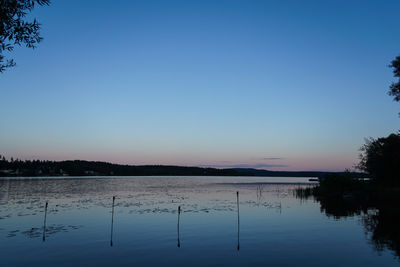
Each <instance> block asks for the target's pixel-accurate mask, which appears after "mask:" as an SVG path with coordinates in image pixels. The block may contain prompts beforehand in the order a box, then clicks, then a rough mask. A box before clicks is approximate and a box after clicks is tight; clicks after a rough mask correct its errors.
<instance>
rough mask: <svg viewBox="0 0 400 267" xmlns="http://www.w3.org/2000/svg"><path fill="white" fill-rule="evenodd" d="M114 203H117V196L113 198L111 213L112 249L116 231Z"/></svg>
mask: <svg viewBox="0 0 400 267" xmlns="http://www.w3.org/2000/svg"><path fill="white" fill-rule="evenodd" d="M114 202H115V196H113V201H112V212H111V214H112V215H111V238H110V246H111V247H112V245H113V230H114Z"/></svg>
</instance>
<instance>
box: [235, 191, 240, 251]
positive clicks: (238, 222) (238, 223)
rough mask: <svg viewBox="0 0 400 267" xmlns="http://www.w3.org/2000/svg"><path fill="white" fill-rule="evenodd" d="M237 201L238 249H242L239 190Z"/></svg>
mask: <svg viewBox="0 0 400 267" xmlns="http://www.w3.org/2000/svg"><path fill="white" fill-rule="evenodd" d="M236 202H237V226H238V228H237V250H240V218H239V191H236Z"/></svg>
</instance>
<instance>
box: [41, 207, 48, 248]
mask: <svg viewBox="0 0 400 267" xmlns="http://www.w3.org/2000/svg"><path fill="white" fill-rule="evenodd" d="M48 205H49V203H48V202H47V201H46V205H45V207H44V221H43V237H42V241H43V242H44V241H46V220H47V206H48Z"/></svg>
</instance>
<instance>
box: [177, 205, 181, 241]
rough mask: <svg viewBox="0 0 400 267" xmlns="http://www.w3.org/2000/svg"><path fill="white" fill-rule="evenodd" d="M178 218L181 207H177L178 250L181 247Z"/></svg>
mask: <svg viewBox="0 0 400 267" xmlns="http://www.w3.org/2000/svg"><path fill="white" fill-rule="evenodd" d="M180 217H181V206H178V248H180V247H181V239H180V235H179V222H180Z"/></svg>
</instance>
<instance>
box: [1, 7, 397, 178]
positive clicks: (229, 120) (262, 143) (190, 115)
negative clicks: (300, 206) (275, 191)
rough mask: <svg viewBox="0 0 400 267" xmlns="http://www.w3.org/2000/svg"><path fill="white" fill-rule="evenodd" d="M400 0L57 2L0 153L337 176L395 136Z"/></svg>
mask: <svg viewBox="0 0 400 267" xmlns="http://www.w3.org/2000/svg"><path fill="white" fill-rule="evenodd" d="M399 10H400V1H397V0H396V1H378V0H377V1H147V0H146V1H77V0H74V1H71V0H69V1H56V0H53V1H52V4H51V6H49V7H41V8H38V9H36V10H35V11H34V12H33V15H34V17H36V18H37V19H38V20H39V21H40V22H41V23H42V31H41V32H42V36H43V37H44V40H43V42H42V43H41V44H40V45H39V47H38V48H37V49H35V50H31V49H27V48H18V49H16V50H15V52H14V53H13V54H12V56H13V57H14V59H15V60H16V62H17V64H18V65H17V67H15V68H13V69H9V70H7V71H6V72H5V73H3V74H0V91H1V105H0V114H1V116H0V154H3V155H6V156H7V157H18V158H22V159H33V158H39V159H56V160H63V159H86V160H101V161H110V162H115V163H128V164H176V165H197V166H216V167H230V166H243V167H247V166H249V167H257V168H264V169H273V170H343V169H345V168H351V167H352V166H354V164H355V163H357V162H358V154H359V151H358V149H359V147H360V146H361V145H362V144H363V142H364V141H363V139H364V138H365V137H369V136H371V137H380V136H386V135H388V134H389V133H391V132H395V131H397V130H398V129H399V125H400V118H399V117H398V115H397V114H398V112H399V111H400V104H399V103H395V102H393V101H392V99H391V98H390V97H389V96H388V95H387V91H388V87H389V85H390V83H391V82H392V81H394V78H393V75H392V72H391V69H390V68H388V64H389V63H390V61H391V60H392V59H394V58H395V57H396V56H398V55H400V34H399V29H400V19H399Z"/></svg>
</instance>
